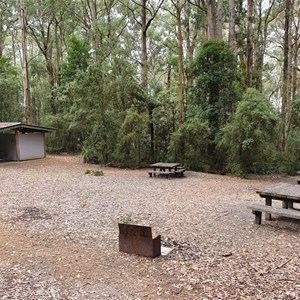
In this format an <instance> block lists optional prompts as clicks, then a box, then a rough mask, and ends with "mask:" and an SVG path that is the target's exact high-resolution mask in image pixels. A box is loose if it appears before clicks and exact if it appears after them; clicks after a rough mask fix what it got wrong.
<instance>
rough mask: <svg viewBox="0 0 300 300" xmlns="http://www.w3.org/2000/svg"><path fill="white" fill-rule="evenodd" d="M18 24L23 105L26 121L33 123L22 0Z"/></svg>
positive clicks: (21, 0) (22, 0) (25, 26)
mask: <svg viewBox="0 0 300 300" xmlns="http://www.w3.org/2000/svg"><path fill="white" fill-rule="evenodd" d="M20 24H21V36H22V54H23V67H22V71H23V93H24V107H25V118H26V123H28V124H33V123H34V119H33V112H32V106H31V98H30V83H29V72H28V58H27V25H26V16H25V4H24V0H20Z"/></svg>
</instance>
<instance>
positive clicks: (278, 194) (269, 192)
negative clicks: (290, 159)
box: [257, 183, 300, 202]
mask: <svg viewBox="0 0 300 300" xmlns="http://www.w3.org/2000/svg"><path fill="white" fill-rule="evenodd" d="M257 193H258V194H259V195H260V196H261V197H264V198H265V197H270V198H273V199H279V200H280V199H283V200H285V199H286V200H292V201H295V202H300V185H299V184H291V183H278V184H274V185H272V186H269V187H267V188H264V189H262V190H258V191H257Z"/></svg>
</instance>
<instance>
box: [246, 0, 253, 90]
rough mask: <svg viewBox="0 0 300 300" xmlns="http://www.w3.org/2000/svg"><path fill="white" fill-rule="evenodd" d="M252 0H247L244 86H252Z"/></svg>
mask: <svg viewBox="0 0 300 300" xmlns="http://www.w3.org/2000/svg"><path fill="white" fill-rule="evenodd" d="M253 10H254V5H253V0H248V14H247V49H246V87H248V88H249V87H252V67H253Z"/></svg>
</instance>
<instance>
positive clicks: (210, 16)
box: [207, 0, 216, 40]
mask: <svg viewBox="0 0 300 300" xmlns="http://www.w3.org/2000/svg"><path fill="white" fill-rule="evenodd" d="M207 38H208V39H209V40H215V39H216V17H215V1H214V0H208V1H207Z"/></svg>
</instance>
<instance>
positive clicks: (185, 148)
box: [170, 118, 211, 171]
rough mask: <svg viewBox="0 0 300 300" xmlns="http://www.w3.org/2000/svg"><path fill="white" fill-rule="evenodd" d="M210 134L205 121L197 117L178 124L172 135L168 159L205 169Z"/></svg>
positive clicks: (198, 169) (190, 167) (194, 167)
mask: <svg viewBox="0 0 300 300" xmlns="http://www.w3.org/2000/svg"><path fill="white" fill-rule="evenodd" d="M210 135H211V131H210V129H209V126H208V124H207V122H202V121H201V120H199V119H196V118H195V119H192V120H190V121H188V122H186V123H184V124H182V125H180V126H179V128H178V129H177V130H176V131H175V132H174V133H173V135H172V140H171V145H170V159H171V160H172V161H178V162H180V163H182V164H184V165H185V166H186V167H187V168H189V169H192V170H195V171H203V170H206V169H207V167H208V166H207V165H208V164H207V162H208V161H209V154H208V152H207V149H208V143H209V139H210Z"/></svg>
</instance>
